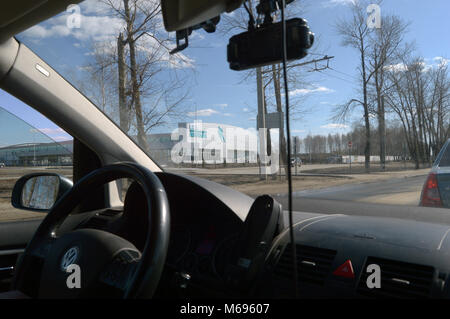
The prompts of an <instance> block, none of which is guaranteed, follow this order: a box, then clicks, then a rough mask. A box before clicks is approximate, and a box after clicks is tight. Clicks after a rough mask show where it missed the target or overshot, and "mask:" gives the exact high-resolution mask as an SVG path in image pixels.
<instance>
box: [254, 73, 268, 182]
mask: <svg viewBox="0 0 450 319" xmlns="http://www.w3.org/2000/svg"><path fill="white" fill-rule="evenodd" d="M256 90H257V97H258V117H257V120H256V130H257V131H258V135H259V172H260V178H261V179H263V178H262V176H261V165H262V164H264V165H266V164H268V163H261V157H264V158H267V157H266V152H267V135H266V134H267V131H266V112H265V110H264V109H265V108H264V88H263V79H262V72H261V68H260V67H258V68H256ZM259 118H261V123H259V120H258V119H259ZM260 129H262V130H263V132H262V134H260ZM265 175H266V176H265V179H266V180H267V174H265Z"/></svg>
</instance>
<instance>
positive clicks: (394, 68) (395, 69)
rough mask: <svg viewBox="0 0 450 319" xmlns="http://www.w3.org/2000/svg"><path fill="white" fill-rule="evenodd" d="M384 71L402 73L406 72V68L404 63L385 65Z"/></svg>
mask: <svg viewBox="0 0 450 319" xmlns="http://www.w3.org/2000/svg"><path fill="white" fill-rule="evenodd" d="M384 69H385V70H386V71H392V72H403V71H406V70H408V67H407V66H406V64H404V63H397V64H391V65H386V66H385V67H384Z"/></svg>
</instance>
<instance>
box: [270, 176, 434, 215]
mask: <svg viewBox="0 0 450 319" xmlns="http://www.w3.org/2000/svg"><path fill="white" fill-rule="evenodd" d="M425 179H426V175H423V176H411V177H402V178H392V179H388V180H382V181H377V182H368V183H356V184H346V185H342V186H335V187H329V188H322V189H317V190H305V191H299V192H294V193H293V197H294V199H298V200H296V201H295V202H298V203H299V202H301V201H299V199H302V198H308V199H322V200H337V201H348V202H365V203H373V204H391V205H409V206H417V205H418V204H419V199H420V193H421V190H422V186H423V183H424V182H425ZM277 198H278V199H279V201H282V202H285V201H286V199H287V195H280V196H277ZM298 208H299V207H297V209H296V207H294V210H298Z"/></svg>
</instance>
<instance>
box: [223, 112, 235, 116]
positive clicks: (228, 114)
mask: <svg viewBox="0 0 450 319" xmlns="http://www.w3.org/2000/svg"><path fill="white" fill-rule="evenodd" d="M223 115H224V116H233V114H231V113H223Z"/></svg>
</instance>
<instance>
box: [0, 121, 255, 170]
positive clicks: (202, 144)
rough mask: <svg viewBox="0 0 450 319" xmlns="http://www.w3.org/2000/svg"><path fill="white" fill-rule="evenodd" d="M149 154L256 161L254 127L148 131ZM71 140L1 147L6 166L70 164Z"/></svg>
mask: <svg viewBox="0 0 450 319" xmlns="http://www.w3.org/2000/svg"><path fill="white" fill-rule="evenodd" d="M147 141H148V144H149V147H150V155H151V157H152V158H153V159H154V160H155V161H156V162H158V163H159V164H162V165H168V166H173V165H174V164H223V163H227V164H228V163H240V164H244V163H256V162H257V136H256V133H255V131H252V130H246V129H243V128H240V127H236V126H231V125H224V124H219V123H203V122H201V121H196V122H193V123H179V124H178V128H177V129H175V130H173V131H172V132H170V133H158V134H149V135H147ZM72 152H73V141H64V142H52V143H26V144H20V145H9V146H6V147H2V148H0V163H2V164H4V165H5V166H66V165H72Z"/></svg>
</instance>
